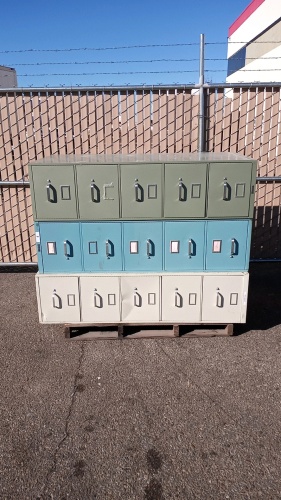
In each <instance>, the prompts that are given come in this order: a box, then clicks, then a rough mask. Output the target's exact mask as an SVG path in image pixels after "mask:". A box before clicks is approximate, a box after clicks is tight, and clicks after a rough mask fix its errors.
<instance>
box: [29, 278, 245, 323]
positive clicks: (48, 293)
mask: <svg viewBox="0 0 281 500" xmlns="http://www.w3.org/2000/svg"><path fill="white" fill-rule="evenodd" d="M248 279H249V275H248V273H227V274H221V273H212V274H207V273H201V274H198V273H189V274H178V273H173V274H172V273H166V274H153V275H151V274H150V275H147V274H146V275H139V274H126V275H124V274H123V275H116V274H112V275H107V276H101V275H93V274H91V275H88V274H87V275H83V276H81V275H67V276H62V275H48V274H37V275H36V285H37V297H38V308H39V318H40V322H41V323H63V322H68V323H69V322H74V323H80V322H81V323H109V324H110V323H112V324H115V323H118V322H121V323H136V324H151V323H157V322H162V323H216V324H219V323H227V322H228V323H229V322H233V323H245V321H246V309H247V294H248Z"/></svg>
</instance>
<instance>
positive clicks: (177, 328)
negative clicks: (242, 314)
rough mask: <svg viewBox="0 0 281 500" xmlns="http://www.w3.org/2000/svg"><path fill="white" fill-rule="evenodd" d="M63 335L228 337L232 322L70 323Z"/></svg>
mask: <svg viewBox="0 0 281 500" xmlns="http://www.w3.org/2000/svg"><path fill="white" fill-rule="evenodd" d="M64 333H65V337H66V338H67V339H69V340H113V339H143V338H146V339H151V338H154V339H155V338H175V337H184V338H187V337H191V338H194V337H228V336H231V335H233V324H228V325H219V326H218V327H214V325H202V324H200V325H182V324H181V325H179V324H164V325H159V323H157V324H150V325H132V324H116V325H112V324H99V325H93V324H83V325H81V323H80V324H70V323H67V324H65V325H64Z"/></svg>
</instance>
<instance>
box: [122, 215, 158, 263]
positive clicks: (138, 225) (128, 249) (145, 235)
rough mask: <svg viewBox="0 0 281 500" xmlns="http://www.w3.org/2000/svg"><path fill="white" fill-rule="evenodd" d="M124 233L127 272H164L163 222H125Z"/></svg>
mask: <svg viewBox="0 0 281 500" xmlns="http://www.w3.org/2000/svg"><path fill="white" fill-rule="evenodd" d="M123 233H124V236H123V253H124V269H125V271H133V272H138V271H151V272H158V271H162V269H163V255H162V254H163V224H162V222H161V221H155V222H124V223H123Z"/></svg>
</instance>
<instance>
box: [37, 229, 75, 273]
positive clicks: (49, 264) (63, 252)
mask: <svg viewBox="0 0 281 500" xmlns="http://www.w3.org/2000/svg"><path fill="white" fill-rule="evenodd" d="M35 228H36V232H37V233H38V234H39V235H40V244H37V249H38V254H41V258H40V260H41V262H42V269H41V270H43V272H44V273H60V272H61V273H76V272H81V271H82V258H81V247H80V225H79V223H78V222H37V223H36V224H35ZM38 240H39V237H38ZM39 269H40V268H39Z"/></svg>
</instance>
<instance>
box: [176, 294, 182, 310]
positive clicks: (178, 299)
mask: <svg viewBox="0 0 281 500" xmlns="http://www.w3.org/2000/svg"><path fill="white" fill-rule="evenodd" d="M175 307H182V296H181V294H180V293H179V292H178V291H175Z"/></svg>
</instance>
